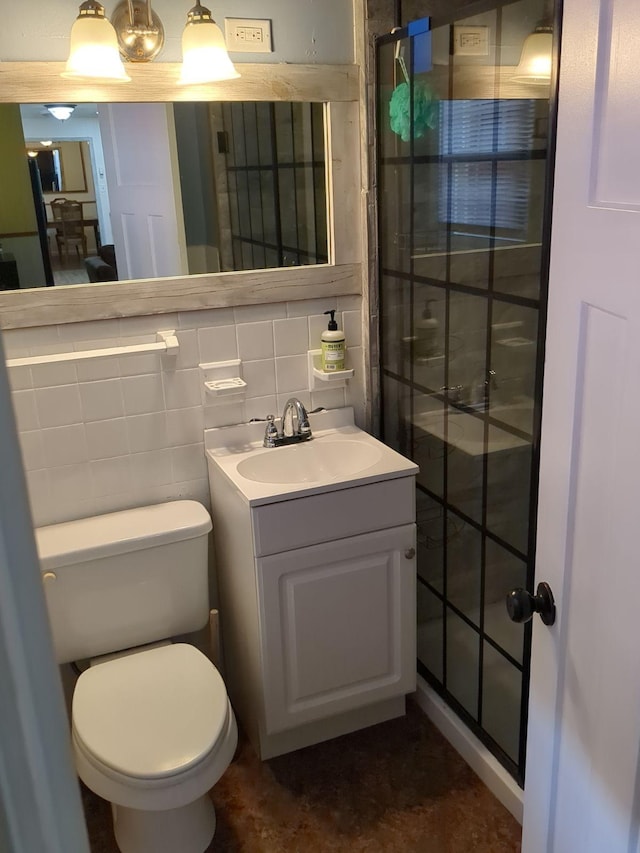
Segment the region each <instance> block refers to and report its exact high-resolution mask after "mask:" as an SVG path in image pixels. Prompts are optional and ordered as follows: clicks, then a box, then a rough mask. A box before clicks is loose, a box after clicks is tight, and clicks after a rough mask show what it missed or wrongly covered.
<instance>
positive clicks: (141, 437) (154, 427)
mask: <svg viewBox="0 0 640 853" xmlns="http://www.w3.org/2000/svg"><path fill="white" fill-rule="evenodd" d="M127 436H128V440H129V450H130V452H131V453H144V452H145V451H148V450H160V449H161V448H163V447H166V446H167V418H166V415H165V413H164V412H156V413H154V414H151V415H133V416H132V417H128V418H127Z"/></svg>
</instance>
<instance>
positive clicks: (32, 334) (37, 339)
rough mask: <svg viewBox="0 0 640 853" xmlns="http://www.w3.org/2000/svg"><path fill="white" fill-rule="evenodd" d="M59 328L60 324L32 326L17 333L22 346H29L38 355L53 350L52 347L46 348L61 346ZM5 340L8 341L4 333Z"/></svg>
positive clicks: (30, 350) (32, 352)
mask: <svg viewBox="0 0 640 853" xmlns="http://www.w3.org/2000/svg"><path fill="white" fill-rule="evenodd" d="M58 330H59V327H58V326H32V327H30V328H28V329H20V330H18V331H17V332H15V334H16V336H17V337H19V340H20V347H28V348H29V352H30V353H31V354H32V355H37V354H38V353H42V352H52V350H51V349H45V348H48V347H52V346H53V347H55V346H56V345H57V346H60V336H59V334H58ZM3 340H4V341H5V342H6V341H7V338H6V337H4V335H3ZM53 351H55V350H53Z"/></svg>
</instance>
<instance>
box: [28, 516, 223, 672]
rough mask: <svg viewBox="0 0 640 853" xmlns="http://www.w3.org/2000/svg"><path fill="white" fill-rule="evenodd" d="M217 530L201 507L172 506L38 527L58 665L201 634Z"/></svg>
mask: <svg viewBox="0 0 640 853" xmlns="http://www.w3.org/2000/svg"><path fill="white" fill-rule="evenodd" d="M211 526H212V525H211V518H210V517H209V513H208V512H207V510H206V509H205V508H204V507H203V506H202V504H199V503H197V502H196V501H172V502H170V503H165V504H158V505H156V506H147V507H138V508H136V509H130V510H125V511H123V512H113V513H109V514H108V515H100V516H95V517H93V518H83V519H80V520H78V521H68V522H64V523H63V524H52V525H49V526H48V527H41V528H38V529H37V530H36V531H35V534H36V544H37V547H38V554H39V557H40V568H41V571H42V578H43V584H44V590H45V596H46V600H47V608H48V610H49V618H50V621H51V628H52V631H53V642H54V646H55V652H56V659H57V660H58V662H59V663H65V662H68V661H73V660H81V659H83V658H89V657H93V656H96V655H101V654H106V653H108V652H114V651H119V650H121V649H127V648H131V647H132V646H139V645H142V644H144V643H150V642H154V641H156V640H162V639H166V638H168V637H175V636H177V635H179V634H186V633H189V632H191V631H196V630H198V629H199V628H202V627H203V626H204V625H205V624H206V622H207V619H208V615H209V592H208V560H207V551H208V547H207V546H208V536H209V532H210V530H211Z"/></svg>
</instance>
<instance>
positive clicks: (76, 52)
mask: <svg viewBox="0 0 640 853" xmlns="http://www.w3.org/2000/svg"><path fill="white" fill-rule="evenodd" d="M163 45H164V28H163V26H162V22H161V20H160V18H159V17H158V16H157V15H156V13H155V12H154V11H153V10H152V8H151V0H122V2H121V3H120V4H119V5H118V6H117V7H116V9H115V11H114V13H113V15H112V17H111V23H109V21H108V20H107V19H106V18H105V16H104V7H103V6H102V5H101V4H100V3H98V2H97V0H85V2H84V3H82V5H81V6H80V14H79V15H78V18H77V19H76V22H75V23H74V25H73V28H72V30H71V50H70V53H69V59H68V61H67V67H66V70H65V71H64V72H63V75H62V76H63V77H93V78H101V79H107V80H130V79H131V78H130V77H129V76H128V75H127V72H126V71H125V69H124V66H123V64H122V60H121V58H120V56H122V57H124V58H125V59H127V60H128V61H129V62H149V61H151V60H152V59H154V57H156V56H157V55H158V53H159V52H160V50H161V49H162V46H163ZM182 55H183V62H182V75H181V77H180V82H181V83H211V82H215V81H218V80H230V79H232V78H234V77H239V76H240V74H238V72H237V71H236V69H235V68H234V66H233V63H232V62H231V60H230V59H229V54H228V53H227V47H226V45H225V41H224V36H223V35H222V31H221V30H220V27H218V25H217V24H216V22H215V21H214V20H213V18H212V17H211V12H210V11H209V9H206V8H205V7H204V6H202V5H201V4H200V0H196V5H195V6H194V7H193V8H192V9H190V10H189V12H188V13H187V25H186V27H185V29H184V33H183V36H182Z"/></svg>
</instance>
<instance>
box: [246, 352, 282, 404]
mask: <svg viewBox="0 0 640 853" xmlns="http://www.w3.org/2000/svg"><path fill="white" fill-rule="evenodd" d="M242 377H243V379H244V381H245V382H246V383H247V397H267V396H269V395H270V394H275V393H276V373H275V366H274V361H273V359H272V358H269V359H265V360H263V361H245V362H243V364H242Z"/></svg>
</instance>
